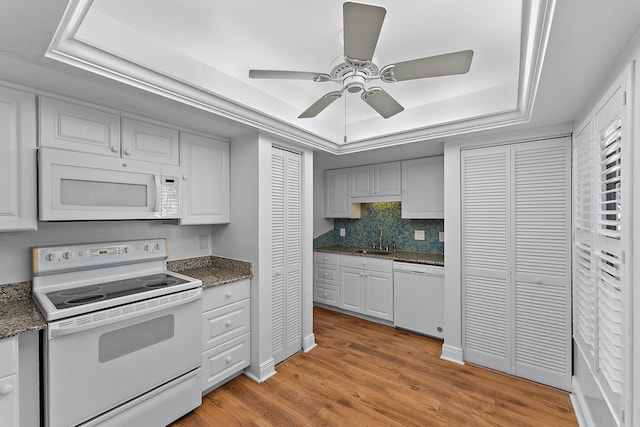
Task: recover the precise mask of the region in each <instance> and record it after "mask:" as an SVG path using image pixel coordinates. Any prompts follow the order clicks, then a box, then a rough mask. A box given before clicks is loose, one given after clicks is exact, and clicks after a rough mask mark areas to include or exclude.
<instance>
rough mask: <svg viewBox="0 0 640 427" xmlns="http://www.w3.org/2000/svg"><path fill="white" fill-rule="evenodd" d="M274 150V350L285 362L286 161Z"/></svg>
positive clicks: (272, 197)
mask: <svg viewBox="0 0 640 427" xmlns="http://www.w3.org/2000/svg"><path fill="white" fill-rule="evenodd" d="M284 153H285V152H284V151H283V150H278V149H276V148H273V149H272V159H271V263H272V270H273V271H272V275H271V299H272V306H271V321H272V342H271V347H272V351H273V354H274V358H279V359H280V360H282V359H284V348H285V344H284V331H285V329H284V318H285V308H284V302H285V298H284V287H285V275H284V273H285V226H286V224H285V159H284Z"/></svg>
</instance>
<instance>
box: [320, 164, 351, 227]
mask: <svg viewBox="0 0 640 427" xmlns="http://www.w3.org/2000/svg"><path fill="white" fill-rule="evenodd" d="M349 176H350V173H349V169H331V170H328V171H325V212H324V213H325V215H324V216H325V217H326V218H360V205H358V204H356V205H353V204H352V203H351V196H350V195H349V186H350V180H349Z"/></svg>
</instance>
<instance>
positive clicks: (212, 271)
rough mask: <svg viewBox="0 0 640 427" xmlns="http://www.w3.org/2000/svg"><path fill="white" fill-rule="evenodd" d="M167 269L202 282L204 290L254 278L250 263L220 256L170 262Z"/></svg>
mask: <svg viewBox="0 0 640 427" xmlns="http://www.w3.org/2000/svg"><path fill="white" fill-rule="evenodd" d="M167 268H168V269H169V270H171V271H174V272H176V273H180V274H184V275H185V276H189V277H193V278H195V279H200V280H202V287H203V288H210V287H212V286H218V285H224V284H225V283H230V282H235V281H237V280H242V279H250V278H252V277H253V273H252V272H251V263H250V262H247V261H239V260H235V259H231V258H224V257H219V256H205V257H198V258H188V259H183V260H178V261H168V262H167Z"/></svg>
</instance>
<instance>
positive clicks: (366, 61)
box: [249, 2, 473, 119]
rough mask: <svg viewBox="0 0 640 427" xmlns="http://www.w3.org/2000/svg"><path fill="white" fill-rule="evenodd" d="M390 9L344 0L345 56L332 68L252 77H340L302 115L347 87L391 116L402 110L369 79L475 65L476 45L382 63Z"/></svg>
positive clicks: (436, 72)
mask: <svg viewBox="0 0 640 427" xmlns="http://www.w3.org/2000/svg"><path fill="white" fill-rule="evenodd" d="M386 13H387V11H386V9H384V8H383V7H379V6H372V5H367V4H361V3H353V2H346V3H344V4H343V10H342V14H343V33H344V62H341V63H340V64H338V65H336V66H335V67H333V69H332V70H331V72H330V73H329V74H325V73H314V72H308V71H282V70H249V78H252V79H297V80H312V81H314V82H328V81H332V82H336V83H338V84H340V85H341V86H342V88H341V89H340V90H336V91H333V92H329V93H327V94H325V95H324V96H322V98H320V99H318V100H317V101H316V102H314V103H313V104H312V105H311V106H310V107H309V108H307V109H306V110H305V111H304V112H303V113H302V114H300V115H299V116H298V118H299V119H303V118H309V117H315V116H317V115H318V114H319V113H320V112H321V111H322V110H324V109H325V108H327V107H328V106H329V105H330V104H331V103H332V102H334V101H335V100H337V99H338V98H340V97H341V96H342V94H343V93H344V91H345V90H346V91H347V92H349V93H358V92H362V93H361V95H360V97H361V98H362V100H363V101H364V102H366V103H367V104H368V105H369V106H371V108H373V109H374V110H376V111H377V112H378V114H380V115H381V116H382V117H384V118H385V119H386V118H389V117H391V116H393V115H395V114H398V113H399V112H401V111H403V110H404V107H403V106H402V105H400V104H399V103H398V101H396V100H395V99H394V98H393V97H392V96H391V95H389V94H388V93H387V92H386V91H384V90H383V89H382V88H380V87H370V88H366V87H365V83H368V82H369V81H371V80H375V79H380V80H382V81H383V82H385V83H394V82H401V81H405V80H414V79H423V78H428V77H438V76H448V75H453V74H464V73H466V72H467V71H469V69H470V67H471V59H472V58H473V50H463V51H459V52H452V53H446V54H444V55H436V56H429V57H426V58H420V59H413V60H410V61H404V62H398V63H396V64H389V65H386V66H384V67H382V68H378V66H377V65H376V64H374V63H373V62H372V59H373V53H374V51H375V48H376V44H377V43H378V37H379V36H380V30H381V29H382V23H383V21H384V17H385V14H386Z"/></svg>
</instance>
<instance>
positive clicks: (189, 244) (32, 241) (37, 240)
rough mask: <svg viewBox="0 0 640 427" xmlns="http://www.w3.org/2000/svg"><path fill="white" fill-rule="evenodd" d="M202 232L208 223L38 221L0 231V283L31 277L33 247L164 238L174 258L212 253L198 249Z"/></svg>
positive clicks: (208, 231) (207, 234) (208, 233)
mask: <svg viewBox="0 0 640 427" xmlns="http://www.w3.org/2000/svg"><path fill="white" fill-rule="evenodd" d="M203 235H205V236H208V237H210V236H211V226H208V225H185V226H178V225H173V224H164V223H163V222H162V221H155V220H154V221H87V222H39V223H38V230H37V231H21V232H9V233H0V284H5V283H13V282H21V281H29V280H31V278H32V266H31V247H33V246H48V245H64V244H72V243H91V242H111V241H115V240H135V239H145V238H156V237H164V238H166V239H167V240H168V242H169V259H172V260H174V259H181V258H190V257H199V256H207V255H211V247H210V246H208V247H207V248H205V249H200V236H203Z"/></svg>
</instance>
